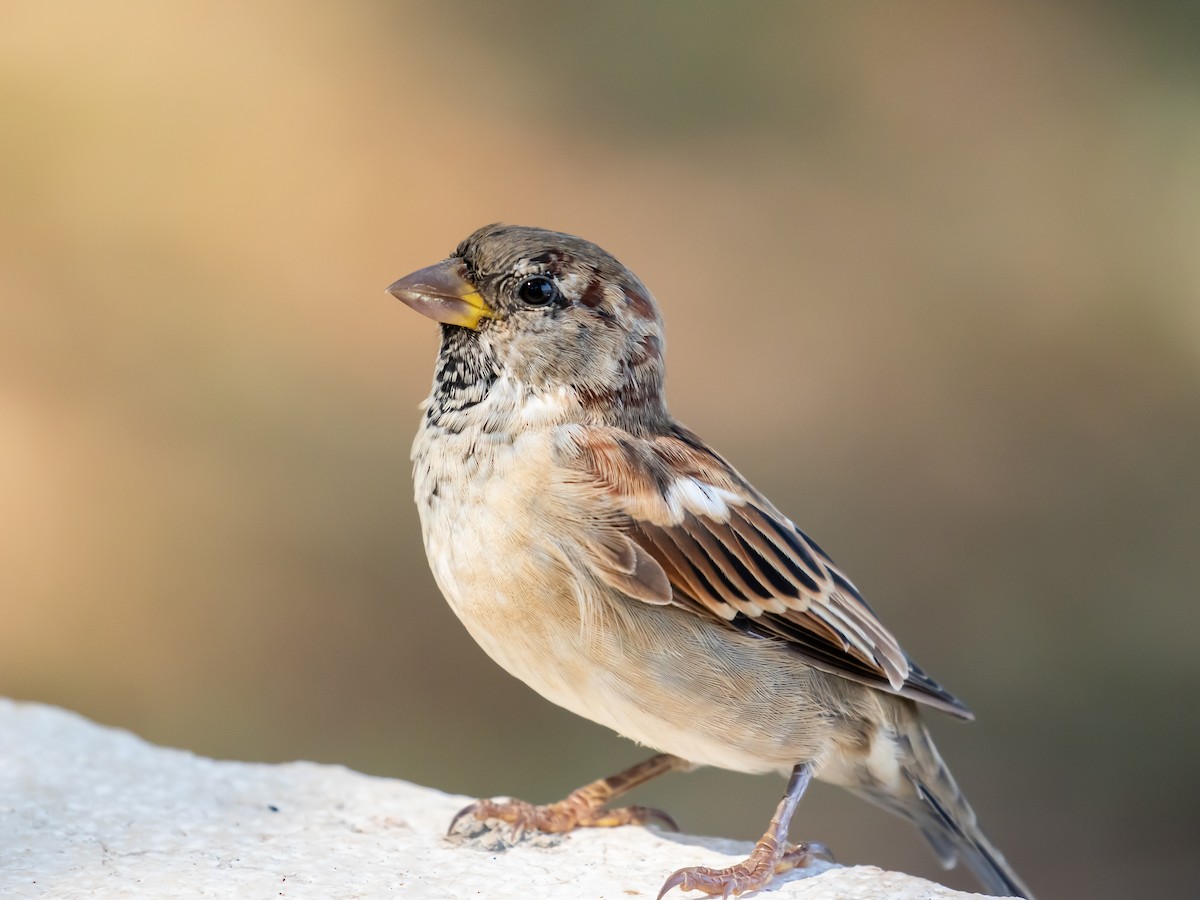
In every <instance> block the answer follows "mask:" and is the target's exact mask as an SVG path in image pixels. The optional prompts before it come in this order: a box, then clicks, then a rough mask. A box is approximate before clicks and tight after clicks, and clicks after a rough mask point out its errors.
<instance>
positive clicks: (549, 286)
mask: <svg viewBox="0 0 1200 900" xmlns="http://www.w3.org/2000/svg"><path fill="white" fill-rule="evenodd" d="M517 296H518V297H520V298H521V302H522V303H525V304H528V305H529V306H545V305H546V304H547V303H552V302H554V301H555V300H556V299H558V287H557V285H555V284H554V282H553V281H551V280H550V279H549V278H547V277H546V276H544V275H537V276H535V277H533V278H526V279H525V280H524V281H522V282H521V285H520V287H518V288H517Z"/></svg>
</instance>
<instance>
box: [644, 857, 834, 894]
mask: <svg viewBox="0 0 1200 900" xmlns="http://www.w3.org/2000/svg"><path fill="white" fill-rule="evenodd" d="M814 857H822V858H824V859H828V860H829V861H830V862H832V861H833V855H832V854H831V853H830V852H829V849H828V848H827V847H826V846H825V845H824V844H818V843H811V844H796V845H795V846H792V847H790V848H788V849H787V850H785V851H783V852H779V853H775V854H770V855H768V854H765V853H762V852H761V845H760V846H759V847H755V850H754V852H753V853H751V854H750V856H749V857H748V858H747V859H745V860H743V861H742V862H740V863H737V864H735V865H732V866H729V867H728V868H725V869H711V868H709V867H708V866H688V867H687V868H684V869H679V870H678V871H677V872H674V873H673V874H672V875H671V877H670V878H668V879H667V880H666V881H665V882H664V883H663V886H662V889H661V890H660V891H659V892H658V898H657V900H662V898H663V897H665V896H666V895H667V893H668V892H669V891H671V890H673V889H674V888H680V889H682V890H685V891H703V892H704V893H706V894H708V895H710V896H720V897H721V898H728V897H733V896H738V895H740V894H744V893H746V892H747V891H757V890H761V889H762V888H764V887H766V886H767V885H768V884H770V883H771V880H772V879H773V878H774V877H775V876H776V875H782V874H783V873H784V872H790V871H791V870H792V869H799V868H802V867H804V866H806V865H808V864H809V863H810V862H812V860H813V858H814Z"/></svg>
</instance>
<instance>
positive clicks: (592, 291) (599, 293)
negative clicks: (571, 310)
mask: <svg viewBox="0 0 1200 900" xmlns="http://www.w3.org/2000/svg"><path fill="white" fill-rule="evenodd" d="M579 302H580V303H581V304H583V305H584V306H586V307H587V308H588V309H595V308H596V307H597V306H599V305H600V304H601V303H603V302H604V280H603V279H602V278H601V277H600V276H599V275H597V274H596V273H595V272H593V273H592V279H591V281H589V282H588V286H587V287H586V288H584V290H583V293H582V294H580V295H579Z"/></svg>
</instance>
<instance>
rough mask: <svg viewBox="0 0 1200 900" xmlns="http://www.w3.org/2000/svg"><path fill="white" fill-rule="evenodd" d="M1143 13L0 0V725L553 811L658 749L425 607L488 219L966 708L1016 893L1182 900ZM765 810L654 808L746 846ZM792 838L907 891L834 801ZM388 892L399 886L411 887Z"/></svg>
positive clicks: (1193, 560)
mask: <svg viewBox="0 0 1200 900" xmlns="http://www.w3.org/2000/svg"><path fill="white" fill-rule="evenodd" d="M1174 9H1175V7H1173V6H1171V5H1169V4H1166V3H1152V4H1148V5H1140V6H1138V5H1133V4H1116V3H1102V4H1098V5H1091V6H1087V7H1085V6H1083V5H1078V6H1076V5H1072V4H1065V3H1032V2H1024V3H1023V2H1014V3H1006V4H990V5H984V4H973V5H970V6H965V5H962V4H956V3H951V2H941V3H924V2H921V3H909V4H883V3H876V4H836V5H835V4H822V5H815V4H812V5H809V4H782V3H762V4H755V5H747V4H727V3H718V2H707V0H706V2H695V3H689V4H645V3H637V2H632V0H624V2H614V3H609V4H603V5H601V4H557V3H550V2H528V0H527V2H517V3H508V4H496V3H487V2H483V0H476V2H458V3H434V2H425V3H402V4H401V3H383V2H378V0H375V2H368V0H354V2H343V3H340V4H323V3H317V2H312V0H304V2H300V0H292V2H286V3H285V2H282V0H277V2H261V3H255V4H241V3H232V2H198V0H186V2H185V0H177V2H174V3H170V4H162V3H155V2H149V0H146V2H122V3H117V4H92V3H83V2H74V3H54V4H49V3H38V2H22V0H17V2H9V3H6V4H5V5H4V9H3V11H0V98H2V102H3V109H4V111H5V115H4V120H5V123H4V127H3V133H2V135H0V303H2V304H3V305H2V307H0V309H2V310H3V327H0V509H2V510H3V514H2V515H0V611H2V613H3V617H4V627H3V629H0V692H3V693H6V694H9V695H12V696H15V697H19V698H28V699H33V700H39V701H44V702H49V703H56V704H61V705H63V706H66V707H69V708H71V709H74V710H78V711H80V712H82V713H84V714H86V715H88V716H90V717H92V718H95V719H98V720H100V721H102V722H106V723H111V724H115V725H120V726H123V727H126V728H130V729H132V730H134V731H136V732H137V733H139V734H141V735H143V736H145V737H147V738H149V739H151V740H153V741H156V742H160V743H165V744H171V745H177V746H183V747H188V748H191V749H193V750H196V751H197V752H200V753H204V754H209V755H214V756H219V757H233V758H239V759H259V760H285V759H294V758H305V759H315V760H323V761H330V762H339V763H344V764H347V765H350V766H353V767H355V768H357V769H361V770H364V771H368V772H373V773H378V774H384V775H391V776H397V777H403V778H406V779H409V780H413V781H417V782H422V783H425V784H431V785H435V786H438V787H441V788H443V789H446V790H451V791H456V792H460V793H464V794H468V795H492V794H514V795H519V796H523V797H526V798H527V799H532V800H550V799H554V798H557V797H558V796H560V795H561V794H563V793H564V792H565V791H567V790H569V789H570V788H572V787H574V786H576V785H578V784H580V783H582V782H584V781H586V780H590V779H591V778H594V777H597V776H599V775H601V774H607V773H609V772H612V771H615V770H617V769H618V768H620V767H622V766H624V765H626V764H629V763H631V762H633V761H635V760H637V759H639V758H640V757H641V756H643V755H644V751H643V750H641V749H639V748H636V747H634V746H632V745H631V744H629V743H628V742H625V741H623V740H621V739H620V738H617V737H616V736H614V735H612V734H610V733H609V732H607V731H605V730H604V729H601V728H599V727H598V726H593V725H591V724H590V723H586V722H583V721H581V720H578V719H576V718H574V717H573V716H571V715H570V714H568V713H566V712H563V711H561V710H558V709H557V708H555V707H553V706H552V705H550V704H549V703H547V702H545V701H543V700H541V699H540V698H538V697H536V696H535V695H534V694H533V693H532V692H530V691H529V690H528V689H526V688H525V687H523V686H522V685H520V684H519V683H517V682H516V681H514V680H512V679H510V678H508V677H507V676H504V675H502V674H501V673H500V670H499V669H497V668H496V667H495V666H494V665H493V664H492V663H491V662H489V661H488V660H487V659H486V657H485V656H484V655H483V653H482V651H480V650H479V649H478V648H476V647H475V646H474V644H473V643H472V641H471V640H470V638H469V637H468V636H467V635H466V633H465V632H464V631H463V630H462V628H461V627H460V626H459V624H458V622H457V621H456V620H455V619H454V617H453V616H452V614H451V613H450V612H449V610H448V608H447V607H446V606H445V604H444V602H443V601H442V600H441V598H440V596H439V595H438V592H437V590H436V588H435V586H434V584H433V581H432V579H431V577H430V575H429V573H428V570H427V567H426V564H425V560H424V555H423V552H422V550H421V542H420V535H419V527H418V523H417V517H416V511H415V509H414V507H413V504H412V502H411V482H410V478H409V462H408V446H409V442H410V440H411V438H412V435H413V433H414V431H415V428H416V422H417V412H416V406H417V404H418V402H419V401H420V400H421V399H422V398H423V397H424V395H425V393H426V392H427V390H428V384H429V380H430V376H431V372H432V361H433V356H434V353H435V350H436V344H437V339H436V332H435V328H434V327H433V326H432V325H431V324H430V323H429V322H427V321H425V320H423V319H420V318H419V317H417V316H415V315H413V314H412V312H411V311H409V310H407V309H405V308H404V307H402V306H401V305H400V304H399V303H396V302H395V301H394V300H392V299H391V298H389V297H387V296H385V295H384V293H383V288H384V287H385V286H386V285H387V284H389V283H390V282H391V281H392V280H394V279H395V278H397V277H399V276H401V275H404V274H406V273H407V272H409V271H411V270H413V269H416V268H418V267H421V266H424V265H427V264H429V263H432V262H435V261H436V260H438V259H440V258H442V257H443V256H445V255H446V253H447V252H448V251H450V250H451V249H452V248H453V247H454V245H455V244H456V243H457V242H458V240H459V239H460V238H462V237H463V236H465V235H466V234H467V233H468V232H470V231H471V230H472V229H474V228H475V227H477V226H478V225H481V224H484V223H487V222H491V221H497V220H503V221H508V222H515V223H521V224H533V225H543V226H547V227H552V228H557V229H561V230H566V231H571V232H574V233H576V234H580V235H583V236H585V237H588V238H590V239H592V240H594V241H596V242H598V243H600V244H601V245H602V246H604V247H605V248H607V249H609V250H610V251H612V252H613V253H615V254H616V255H617V256H618V257H619V258H621V259H622V261H624V262H625V263H627V264H628V265H630V267H631V268H633V269H634V270H635V271H636V272H638V274H639V275H640V276H641V277H642V279H643V280H644V281H645V282H646V283H647V284H648V285H649V286H650V288H651V290H653V291H654V292H655V294H656V295H657V297H658V299H659V301H660V302H661V304H662V306H663V309H664V312H665V316H666V320H667V324H668V335H669V343H668V361H669V371H670V377H669V381H668V388H669V396H670V398H671V401H672V406H673V408H674V410H675V412H676V414H677V415H678V416H679V418H680V419H682V420H683V421H684V422H686V423H688V424H689V425H690V426H692V427H693V428H695V429H696V430H698V431H699V432H700V433H701V434H703V435H705V436H706V437H707V438H708V439H709V440H710V441H712V442H713V443H714V444H715V445H716V446H717V447H718V448H719V449H720V450H721V451H722V452H724V453H725V454H726V455H728V456H729V457H730V458H731V459H732V460H733V461H734V462H735V464H737V465H738V466H739V468H740V469H741V470H742V471H743V472H744V473H745V474H746V475H747V476H748V477H750V478H751V479H752V480H753V481H754V482H755V483H756V484H757V485H758V487H760V488H761V489H763V490H764V491H765V492H766V493H767V494H768V495H769V496H771V497H772V499H773V500H774V501H775V502H776V503H777V504H778V505H779V506H780V507H781V508H782V509H783V510H784V511H785V512H787V513H788V514H789V515H790V516H791V517H792V518H794V519H795V520H796V521H797V522H798V523H799V524H800V525H801V526H802V527H803V528H805V529H806V530H807V531H809V532H810V533H812V534H813V535H814V537H815V538H816V539H817V540H818V541H820V543H821V544H822V545H823V546H824V547H825V548H826V549H827V550H829V551H831V553H832V554H833V555H834V557H835V558H836V559H837V560H838V561H839V562H840V563H841V564H842V565H843V567H844V568H845V569H847V570H848V571H849V573H850V574H851V577H853V578H854V580H855V581H856V583H857V584H858V585H859V587H861V588H862V589H863V591H864V593H865V594H866V595H867V597H868V598H869V599H870V600H871V602H872V603H873V604H874V606H875V607H876V609H877V610H878V611H879V612H880V614H881V615H882V617H883V619H884V621H885V622H886V623H888V624H889V625H890V626H891V627H892V629H893V630H894V631H895V632H896V633H897V635H898V636H899V638H900V639H901V641H902V643H903V644H904V645H905V647H906V648H907V649H908V651H909V652H910V653H911V654H912V655H913V657H914V658H915V659H917V660H918V661H919V662H920V663H921V664H922V665H923V666H924V667H925V668H927V669H928V670H929V671H930V672H931V673H932V674H933V675H934V676H935V677H936V678H938V679H939V680H940V681H942V682H943V683H944V684H946V685H947V686H948V687H949V688H950V689H951V690H953V691H955V692H956V693H958V694H959V695H960V696H962V697H964V698H965V699H966V700H967V701H968V703H970V704H971V705H972V707H973V708H974V709H975V712H976V713H977V715H978V721H977V722H976V723H974V724H972V725H970V726H959V725H957V724H956V723H954V722H952V721H949V720H948V719H944V718H942V717H936V716H934V717H933V718H934V722H933V727H934V729H935V733H936V736H937V737H938V740H939V743H940V745H941V747H942V750H943V753H944V755H945V756H946V758H947V759H948V761H949V762H950V763H951V766H952V768H953V769H954V771H955V773H956V774H957V776H958V779H959V781H960V782H961V783H962V785H963V787H964V789H965V790H966V792H967V794H968V796H969V797H970V798H971V799H972V802H973V803H974V805H975V807H976V809H977V810H978V812H979V814H980V817H981V819H982V820H983V822H984V824H985V826H986V828H987V830H988V832H989V834H990V835H991V836H992V838H993V839H994V840H995V841H996V843H997V844H999V845H1000V846H1001V847H1002V848H1003V850H1004V852H1005V853H1006V854H1007V855H1008V857H1009V859H1010V860H1011V861H1012V862H1013V863H1014V864H1015V865H1016V867H1017V869H1018V870H1019V871H1020V872H1021V873H1022V874H1023V875H1024V877H1025V878H1026V879H1027V880H1028V881H1029V882H1030V883H1031V884H1032V885H1033V887H1034V888H1035V889H1036V890H1038V891H1039V892H1040V894H1041V895H1042V896H1045V897H1052V896H1060V897H1085V896H1086V897H1090V898H1118V897H1128V896H1131V895H1134V894H1135V893H1144V892H1145V891H1146V889H1147V887H1148V885H1149V884H1151V883H1157V884H1158V885H1160V889H1159V892H1158V894H1156V895H1159V894H1161V895H1162V896H1183V895H1186V894H1189V893H1191V892H1192V891H1194V888H1195V884H1196V883H1197V879H1198V878H1200V862H1198V857H1197V854H1196V851H1195V839H1196V838H1197V836H1198V835H1200V828H1198V827H1197V826H1198V824H1200V823H1198V821H1197V818H1198V817H1197V811H1196V803H1195V799H1196V797H1197V796H1200V775H1198V774H1197V766H1196V758H1197V754H1198V753H1200V726H1198V725H1197V717H1196V703H1197V696H1198V689H1200V657H1198V654H1197V649H1196V644H1197V634H1198V631H1200V604H1198V602H1197V601H1198V600H1200V562H1198V559H1197V557H1198V556H1200V540H1198V537H1200V251H1198V248H1200V61H1198V60H1200V57H1197V56H1196V54H1195V52H1194V50H1195V46H1197V34H1196V25H1197V22H1196V19H1195V18H1187V17H1186V15H1185V16H1184V17H1183V18H1179V16H1180V15H1181V13H1179V12H1174V13H1173V12H1172V10H1174ZM782 787H783V783H782V781H781V780H779V779H776V778H768V777H759V778H752V777H748V776H742V775H735V774H730V773H722V772H712V771H706V772H701V773H698V774H693V775H689V776H674V777H672V778H669V779H666V780H664V781H662V782H661V783H657V784H654V785H651V786H649V787H648V788H646V789H645V790H643V791H642V792H640V796H639V802H646V803H652V804H656V805H662V806H664V807H666V808H668V809H670V810H671V811H672V812H673V813H675V814H676V815H677V817H678V818H679V820H680V822H681V823H682V824H683V827H684V828H685V829H686V830H688V831H692V832H699V833H711V834H722V835H727V836H733V837H741V838H753V837H756V836H757V835H759V834H760V833H761V832H762V829H763V828H764V827H765V825H766V822H767V819H768V818H769V817H770V814H771V810H772V808H773V806H774V804H775V801H776V800H777V798H778V795H779V793H780V791H781V790H782ZM794 833H795V835H796V837H797V838H810V839H820V840H823V841H825V842H827V843H828V844H829V845H830V846H831V847H832V848H833V849H834V851H835V853H836V854H837V855H838V858H839V859H840V860H841V861H844V862H871V863H875V864H879V865H883V866H888V867H897V868H902V869H906V870H909V871H912V872H915V873H918V874H925V875H928V876H931V877H934V878H937V879H939V880H944V881H946V882H947V883H950V884H952V885H955V886H960V887H972V886H973V882H972V880H971V878H970V876H969V875H967V874H965V873H962V872H955V873H951V874H943V873H942V872H941V871H940V870H939V869H938V868H937V866H936V864H935V863H934V862H933V860H932V857H931V855H930V854H929V853H928V852H927V851H926V850H925V848H924V847H923V846H922V845H921V842H920V840H919V838H918V837H917V835H916V834H915V832H912V831H911V830H910V829H909V828H908V827H907V826H906V825H904V824H903V823H901V822H899V821H898V820H894V819H892V818H890V817H888V816H887V815H886V814H884V813H881V812H878V811H876V810H874V809H872V808H870V807H867V806H865V805H864V804H862V803H861V802H860V801H858V800H856V799H854V798H852V797H849V796H848V795H845V794H842V793H839V792H837V791H835V790H832V789H822V788H819V787H818V788H817V789H815V790H814V791H813V793H812V795H811V796H810V797H808V798H806V801H805V803H804V804H803V805H802V807H801V811H800V814H799V815H798V817H797V822H796V825H795V827H794ZM397 864H398V865H399V862H398V863H397Z"/></svg>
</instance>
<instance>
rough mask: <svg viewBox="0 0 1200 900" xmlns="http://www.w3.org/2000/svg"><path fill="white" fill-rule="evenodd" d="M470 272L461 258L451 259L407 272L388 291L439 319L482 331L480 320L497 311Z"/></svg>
mask: <svg viewBox="0 0 1200 900" xmlns="http://www.w3.org/2000/svg"><path fill="white" fill-rule="evenodd" d="M466 275H467V267H466V266H465V265H463V262H462V260H461V259H447V260H445V261H443V262H440V263H438V264H437V265H435V266H429V267H427V268H424V269H421V270H419V271H417V272H413V273H412V274H411V275H406V276H405V277H403V278H401V279H400V280H399V281H397V282H396V283H395V284H392V285H390V286H389V287H388V289H387V292H388V293H389V294H391V295H392V296H393V297H395V298H396V299H397V300H400V301H403V302H404V303H407V304H408V305H409V306H411V307H412V308H413V309H415V310H416V311H417V312H419V313H420V314H421V315H423V316H428V317H429V318H431V319H433V320H434V321H435V322H445V323H446V324H447V325H459V326H461V327H463V328H470V329H471V330H472V331H478V330H479V322H480V320H482V319H490V318H491V317H492V316H494V315H495V313H494V312H493V311H492V308H491V307H490V306H488V305H487V303H485V302H484V299H483V297H482V296H480V294H479V289H478V288H477V287H475V285H473V284H471V282H469V281H468V280H467V278H466Z"/></svg>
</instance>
